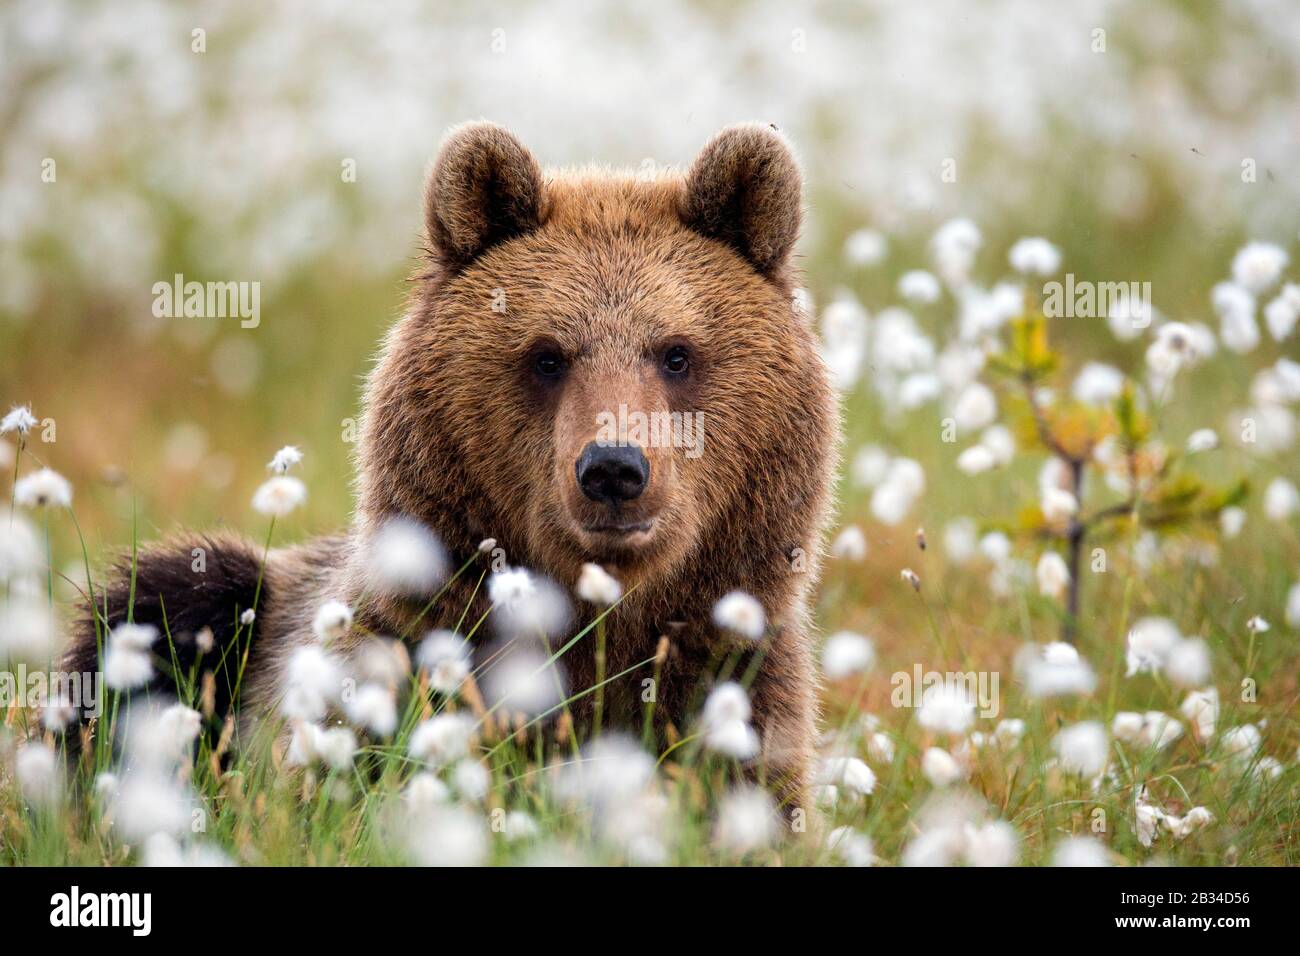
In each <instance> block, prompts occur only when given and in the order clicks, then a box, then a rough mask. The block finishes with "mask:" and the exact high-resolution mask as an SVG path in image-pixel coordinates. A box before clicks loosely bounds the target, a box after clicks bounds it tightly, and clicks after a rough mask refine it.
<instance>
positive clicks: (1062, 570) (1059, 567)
mask: <svg viewBox="0 0 1300 956" xmlns="http://www.w3.org/2000/svg"><path fill="white" fill-rule="evenodd" d="M1034 573H1035V576H1036V577H1037V578H1038V593H1039V594H1042V595H1043V596H1044V597H1050V598H1055V599H1057V600H1060V598H1062V597H1063V596H1064V595H1065V589H1066V587H1067V586H1068V585H1069V583H1070V569H1069V568H1068V567H1066V564H1065V559H1064V558H1063V557H1061V556H1060V555H1059V554H1057V553H1056V552H1055V551H1045V552H1043V556H1042V557H1041V558H1039V559H1038V567H1037V568H1036V569H1035V572H1034Z"/></svg>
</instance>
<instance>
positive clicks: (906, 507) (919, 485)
mask: <svg viewBox="0 0 1300 956" xmlns="http://www.w3.org/2000/svg"><path fill="white" fill-rule="evenodd" d="M924 492H925V470H924V469H923V468H922V467H921V465H920V464H919V463H918V462H916V461H913V460H912V459H910V458H895V459H892V460H891V461H890V462H889V464H888V466H887V467H886V469H885V473H884V476H883V477H882V479H881V481H880V483H879V484H877V485H876V487H875V490H874V491H872V493H871V513H872V514H873V515H874V516H875V517H876V520H877V521H879V522H881V523H882V524H887V525H890V526H893V525H896V524H898V523H899V522H901V521H902V520H903V519H904V518H906V517H907V513H908V512H909V511H911V510H912V505H914V504H915V503H916V499H917V498H919V497H920V496H921V495H922V494H923V493H924Z"/></svg>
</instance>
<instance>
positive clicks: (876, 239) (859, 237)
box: [844, 229, 889, 266]
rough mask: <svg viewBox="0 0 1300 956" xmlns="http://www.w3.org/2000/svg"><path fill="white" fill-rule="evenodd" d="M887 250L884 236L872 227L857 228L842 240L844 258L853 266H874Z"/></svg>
mask: <svg viewBox="0 0 1300 956" xmlns="http://www.w3.org/2000/svg"><path fill="white" fill-rule="evenodd" d="M888 252H889V244H888V242H887V241H886V240H885V237H884V236H883V235H881V234H880V233H879V232H877V231H876V230H874V229H859V230H857V231H856V232H854V233H852V234H850V235H849V237H848V239H846V240H845V241H844V258H845V259H847V260H848V261H849V263H850V264H852V265H855V266H874V265H877V264H879V263H880V262H882V261H884V258H885V256H886V255H887V254H888Z"/></svg>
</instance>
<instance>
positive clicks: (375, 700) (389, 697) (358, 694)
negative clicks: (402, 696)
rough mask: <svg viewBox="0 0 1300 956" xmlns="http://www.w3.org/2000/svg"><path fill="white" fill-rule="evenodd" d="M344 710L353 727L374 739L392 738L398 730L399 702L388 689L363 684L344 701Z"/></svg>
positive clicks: (377, 685)
mask: <svg viewBox="0 0 1300 956" xmlns="http://www.w3.org/2000/svg"><path fill="white" fill-rule="evenodd" d="M343 709H344V711H345V712H346V713H347V715H348V720H349V721H350V722H351V723H352V724H353V726H355V727H358V728H360V729H361V730H364V731H366V733H368V734H370V735H371V736H372V737H378V738H381V739H383V738H387V737H391V736H392V735H393V733H394V732H395V731H396V730H397V701H396V699H395V698H394V696H393V692H392V691H391V690H390V689H389V688H387V687H383V686H381V685H379V684H362V685H361V686H360V687H358V688H356V690H354V691H353V692H352V694H351V696H350V697H349V698H345V699H344V702H343Z"/></svg>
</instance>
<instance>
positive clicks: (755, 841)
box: [713, 787, 777, 855]
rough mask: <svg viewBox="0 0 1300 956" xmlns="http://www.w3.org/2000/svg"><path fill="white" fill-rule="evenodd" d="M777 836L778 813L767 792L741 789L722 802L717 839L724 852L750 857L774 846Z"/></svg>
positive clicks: (715, 840) (716, 831) (748, 788)
mask: <svg viewBox="0 0 1300 956" xmlns="http://www.w3.org/2000/svg"><path fill="white" fill-rule="evenodd" d="M776 835H777V822H776V811H775V808H774V807H773V805H772V798H771V797H769V796H768V795H767V793H766V791H763V790H759V789H758V788H756V787H741V788H737V789H735V790H732V791H731V792H730V793H728V794H727V795H726V796H725V797H723V798H722V800H721V801H720V802H719V804H718V820H717V824H716V826H715V827H714V833H713V839H714V842H715V843H716V844H717V845H718V846H719V847H720V848H721V849H722V850H724V851H727V852H729V853H734V854H738V855H739V854H745V853H750V852H752V851H754V850H760V849H762V848H763V847H766V846H768V845H770V844H771V843H772V841H773V840H775V839H776Z"/></svg>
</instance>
